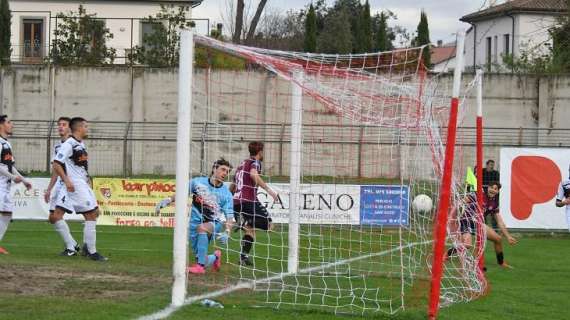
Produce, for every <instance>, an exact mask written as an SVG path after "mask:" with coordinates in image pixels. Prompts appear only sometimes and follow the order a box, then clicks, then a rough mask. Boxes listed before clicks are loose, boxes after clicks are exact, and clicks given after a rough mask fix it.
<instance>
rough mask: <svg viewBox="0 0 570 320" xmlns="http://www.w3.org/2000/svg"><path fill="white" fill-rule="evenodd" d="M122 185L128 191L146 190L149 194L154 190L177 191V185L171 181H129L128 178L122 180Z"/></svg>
mask: <svg viewBox="0 0 570 320" xmlns="http://www.w3.org/2000/svg"><path fill="white" fill-rule="evenodd" d="M121 185H122V187H123V190H124V191H127V192H143V191H144V192H146V194H147V195H151V194H152V193H153V192H167V193H172V192H176V186H175V185H174V184H170V183H163V182H157V181H154V182H151V183H142V182H128V181H127V180H121Z"/></svg>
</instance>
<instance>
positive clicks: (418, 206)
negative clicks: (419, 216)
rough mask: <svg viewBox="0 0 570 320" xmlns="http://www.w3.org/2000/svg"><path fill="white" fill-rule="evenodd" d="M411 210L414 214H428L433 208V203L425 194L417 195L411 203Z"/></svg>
mask: <svg viewBox="0 0 570 320" xmlns="http://www.w3.org/2000/svg"><path fill="white" fill-rule="evenodd" d="M412 208H413V209H414V211H415V212H430V211H431V209H432V208H433V201H432V200H431V198H430V197H429V196H427V195H425V194H418V195H417V196H416V197H415V198H414V201H413V202H412Z"/></svg>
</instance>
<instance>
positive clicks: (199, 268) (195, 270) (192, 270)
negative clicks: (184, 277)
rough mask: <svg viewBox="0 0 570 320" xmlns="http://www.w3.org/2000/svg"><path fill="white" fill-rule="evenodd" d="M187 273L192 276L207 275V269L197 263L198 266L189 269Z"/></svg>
mask: <svg viewBox="0 0 570 320" xmlns="http://www.w3.org/2000/svg"><path fill="white" fill-rule="evenodd" d="M186 271H187V272H188V273H191V274H205V273H206V269H205V268H204V266H202V265H200V264H198V263H196V264H194V265H193V266H191V267H189V268H188V269H187V270H186Z"/></svg>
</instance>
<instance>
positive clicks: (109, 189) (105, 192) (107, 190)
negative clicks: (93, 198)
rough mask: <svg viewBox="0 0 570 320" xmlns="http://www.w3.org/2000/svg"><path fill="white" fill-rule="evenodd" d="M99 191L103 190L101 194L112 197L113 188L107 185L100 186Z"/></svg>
mask: <svg viewBox="0 0 570 320" xmlns="http://www.w3.org/2000/svg"><path fill="white" fill-rule="evenodd" d="M99 191H100V192H101V195H103V197H105V198H107V199H110V198H111V195H112V193H111V188H107V187H102V188H99Z"/></svg>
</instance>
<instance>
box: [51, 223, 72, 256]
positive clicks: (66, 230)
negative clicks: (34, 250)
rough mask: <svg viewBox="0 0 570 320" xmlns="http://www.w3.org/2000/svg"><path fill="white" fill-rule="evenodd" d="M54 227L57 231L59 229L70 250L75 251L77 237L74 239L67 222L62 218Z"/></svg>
mask: <svg viewBox="0 0 570 320" xmlns="http://www.w3.org/2000/svg"><path fill="white" fill-rule="evenodd" d="M53 227H54V228H55V231H57V232H58V233H59V235H60V236H61V238H62V239H63V242H64V243H65V247H66V248H67V249H68V250H71V251H75V246H76V245H77V242H76V241H75V239H73V236H72V235H71V232H70V231H69V226H68V225H67V222H65V220H63V219H61V220H59V221H58V222H56V223H54V224H53Z"/></svg>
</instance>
